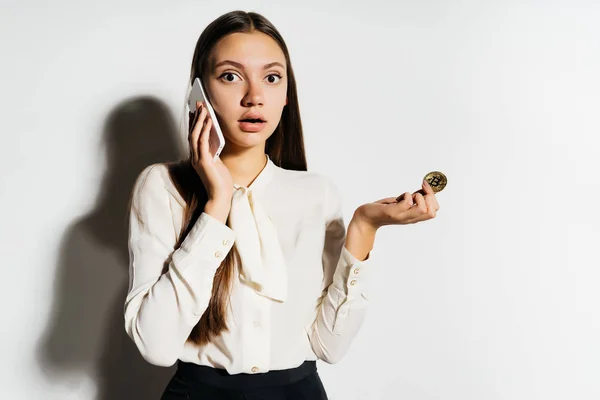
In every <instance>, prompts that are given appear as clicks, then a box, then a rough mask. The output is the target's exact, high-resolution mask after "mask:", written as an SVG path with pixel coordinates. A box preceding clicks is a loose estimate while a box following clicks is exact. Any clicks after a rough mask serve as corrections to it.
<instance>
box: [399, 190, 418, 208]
mask: <svg viewBox="0 0 600 400" xmlns="http://www.w3.org/2000/svg"><path fill="white" fill-rule="evenodd" d="M395 201H396V202H398V203H401V202H405V203H406V204H409V205H411V206H412V205H413V204H414V202H413V196H412V194H410V193H409V192H404V193H402V194H401V195H400V196H398V197H396V199H395Z"/></svg>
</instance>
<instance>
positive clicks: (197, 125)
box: [190, 107, 205, 161]
mask: <svg viewBox="0 0 600 400" xmlns="http://www.w3.org/2000/svg"><path fill="white" fill-rule="evenodd" d="M195 114H196V118H195V121H194V125H193V130H192V133H191V135H190V136H191V137H190V149H191V151H192V157H193V160H194V161H198V159H199V157H200V154H199V151H198V141H199V137H200V133H201V129H202V125H203V122H204V115H205V110H204V107H199V108H198V110H196V113H195Z"/></svg>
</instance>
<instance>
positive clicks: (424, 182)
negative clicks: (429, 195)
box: [423, 179, 430, 187]
mask: <svg viewBox="0 0 600 400" xmlns="http://www.w3.org/2000/svg"><path fill="white" fill-rule="evenodd" d="M423 184H424V185H425V187H430V186H429V182H427V181H426V180H425V179H423Z"/></svg>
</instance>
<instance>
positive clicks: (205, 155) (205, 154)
mask: <svg viewBox="0 0 600 400" xmlns="http://www.w3.org/2000/svg"><path fill="white" fill-rule="evenodd" d="M211 127H212V119H211V118H210V117H209V118H207V119H206V123H205V124H204V127H203V128H202V134H201V135H200V157H201V159H204V160H209V159H210V158H211V154H210V149H209V141H208V139H209V137H210V129H211Z"/></svg>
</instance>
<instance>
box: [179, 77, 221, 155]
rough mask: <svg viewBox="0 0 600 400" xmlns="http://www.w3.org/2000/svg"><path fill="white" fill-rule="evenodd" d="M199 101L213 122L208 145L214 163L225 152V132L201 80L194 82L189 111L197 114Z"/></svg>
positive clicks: (197, 79) (189, 100) (189, 99)
mask: <svg viewBox="0 0 600 400" xmlns="http://www.w3.org/2000/svg"><path fill="white" fill-rule="evenodd" d="M197 101H199V102H204V104H205V105H206V108H207V109H208V114H209V115H210V118H211V120H212V126H211V128H210V135H209V137H208V145H209V149H210V153H211V154H212V155H213V161H216V160H217V157H219V155H220V154H221V151H223V147H225V137H224V136H223V132H222V131H221V127H220V126H219V121H217V116H216V115H215V110H213V108H212V106H211V105H210V103H209V102H208V99H207V98H206V95H205V93H204V89H203V87H202V84H201V83H200V79H199V78H196V79H195V80H194V84H193V85H192V91H191V92H190V97H189V98H188V110H189V111H190V112H192V113H196V102H197Z"/></svg>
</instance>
